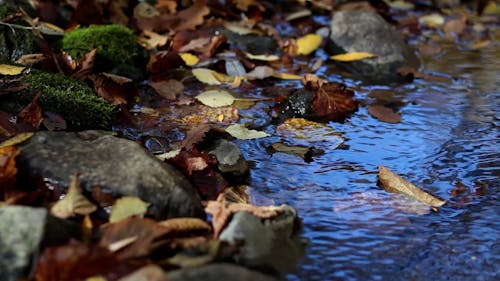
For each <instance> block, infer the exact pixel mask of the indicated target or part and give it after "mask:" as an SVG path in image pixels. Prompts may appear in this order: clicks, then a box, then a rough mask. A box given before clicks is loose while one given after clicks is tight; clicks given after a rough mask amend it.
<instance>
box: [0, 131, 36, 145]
mask: <svg viewBox="0 0 500 281" xmlns="http://www.w3.org/2000/svg"><path fill="white" fill-rule="evenodd" d="M32 136H33V133H32V132H30V133H20V134H17V135H15V136H13V137H12V138H10V139H8V140H5V141H3V142H2V143H0V148H4V147H7V146H11V145H16V144H20V143H23V142H25V141H26V140H28V139H30V138H31V137H32Z"/></svg>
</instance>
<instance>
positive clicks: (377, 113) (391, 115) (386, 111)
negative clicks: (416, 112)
mask: <svg viewBox="0 0 500 281" xmlns="http://www.w3.org/2000/svg"><path fill="white" fill-rule="evenodd" d="M368 113H370V115H371V116H373V117H375V118H377V119H378V120H380V121H383V122H386V123H401V115H399V113H396V112H394V110H392V109H391V108H389V107H386V106H383V105H379V104H372V105H370V106H368Z"/></svg>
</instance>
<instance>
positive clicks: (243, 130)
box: [226, 124, 271, 140]
mask: <svg viewBox="0 0 500 281" xmlns="http://www.w3.org/2000/svg"><path fill="white" fill-rule="evenodd" d="M226 132H228V133H229V134H230V135H231V136H233V137H235V138H237V139H240V140H249V139H260V138H265V137H269V136H271V135H270V134H268V133H266V132H262V131H256V130H249V129H248V128H247V127H245V126H244V125H241V124H233V125H231V126H229V127H227V128H226Z"/></svg>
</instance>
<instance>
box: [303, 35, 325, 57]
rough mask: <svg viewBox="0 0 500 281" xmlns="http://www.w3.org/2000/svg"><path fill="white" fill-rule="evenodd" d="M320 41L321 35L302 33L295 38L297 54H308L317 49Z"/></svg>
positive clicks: (321, 39)
mask: <svg viewBox="0 0 500 281" xmlns="http://www.w3.org/2000/svg"><path fill="white" fill-rule="evenodd" d="M321 41H323V37H321V36H320V35H318V34H313V33H311V34H307V35H304V36H303V37H300V38H299V39H297V53H298V54H299V55H309V54H310V53H312V52H314V51H316V49H318V47H319V45H321Z"/></svg>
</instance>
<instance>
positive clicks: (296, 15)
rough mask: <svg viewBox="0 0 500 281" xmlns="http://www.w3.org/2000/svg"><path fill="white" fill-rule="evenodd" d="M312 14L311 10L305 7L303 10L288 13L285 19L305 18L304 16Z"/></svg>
mask: <svg viewBox="0 0 500 281" xmlns="http://www.w3.org/2000/svg"><path fill="white" fill-rule="evenodd" d="M310 15H312V12H311V10H308V9H303V10H299V11H297V12H294V13H291V14H289V15H287V16H286V18H285V20H286V21H292V20H296V19H300V18H303V17H308V16H310Z"/></svg>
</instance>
